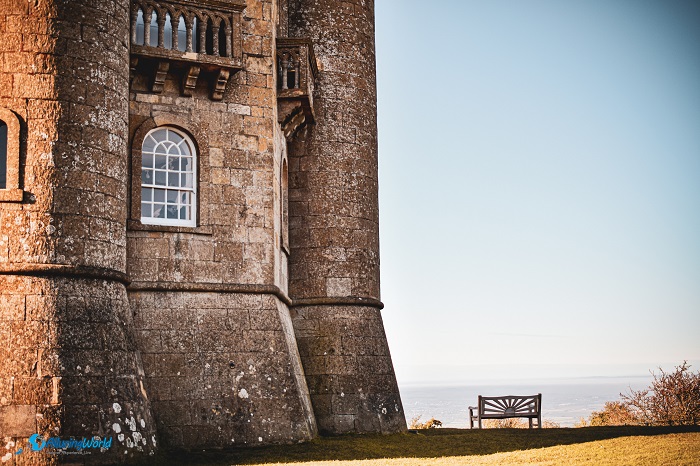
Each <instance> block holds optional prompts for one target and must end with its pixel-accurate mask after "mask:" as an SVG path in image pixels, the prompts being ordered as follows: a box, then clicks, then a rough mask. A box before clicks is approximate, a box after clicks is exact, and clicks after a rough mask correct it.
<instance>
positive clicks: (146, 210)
mask: <svg viewBox="0 0 700 466" xmlns="http://www.w3.org/2000/svg"><path fill="white" fill-rule="evenodd" d="M151 216H152V214H151V204H148V203H145V202H142V203H141V217H151Z"/></svg>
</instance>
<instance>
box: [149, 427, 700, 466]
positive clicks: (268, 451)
mask: <svg viewBox="0 0 700 466" xmlns="http://www.w3.org/2000/svg"><path fill="white" fill-rule="evenodd" d="M153 460H154V459H153V458H152V459H151V461H149V464H162V465H166V464H167V465H200V466H203V465H214V466H224V465H239V464H240V465H244V464H245V465H256V464H283V465H290V466H291V465H304V466H309V465H310V464H314V465H328V466H355V465H368V466H385V465H386V466H399V465H406V466H418V465H436V466H443V465H445V466H448V465H457V464H470V465H472V464H473V465H500V464H508V465H521V464H523V465H524V464H543V465H551V464H576V465H579V464H584V465H666V464H667V465H700V426H695V427H585V428H578V429H541V430H538V429H534V430H528V429H484V430H481V431H479V430H466V429H429V430H421V431H417V433H407V434H395V435H347V436H339V437H324V438H319V439H316V440H313V441H311V442H307V443H303V444H294V445H279V446H269V447H259V448H240V449H233V450H226V451H206V452H199V453H193V452H189V453H183V452H179V453H170V454H167V455H162V456H160V457H158V458H155V460H156V461H153Z"/></svg>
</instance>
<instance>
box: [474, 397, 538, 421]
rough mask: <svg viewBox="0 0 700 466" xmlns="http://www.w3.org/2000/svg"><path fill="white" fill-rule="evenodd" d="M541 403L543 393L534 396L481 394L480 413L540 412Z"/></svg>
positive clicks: (520, 413) (514, 413)
mask: <svg viewBox="0 0 700 466" xmlns="http://www.w3.org/2000/svg"><path fill="white" fill-rule="evenodd" d="M541 404H542V394H541V393H538V394H537V395H532V396H479V413H480V414H481V415H484V416H488V415H499V416H503V415H511V416H522V415H528V414H538V413H539V412H540V406H541Z"/></svg>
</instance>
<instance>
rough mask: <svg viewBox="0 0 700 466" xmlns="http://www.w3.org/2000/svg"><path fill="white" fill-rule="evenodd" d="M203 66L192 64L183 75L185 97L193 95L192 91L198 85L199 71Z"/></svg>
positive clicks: (183, 93)
mask: <svg viewBox="0 0 700 466" xmlns="http://www.w3.org/2000/svg"><path fill="white" fill-rule="evenodd" d="M200 70H201V68H200V67H199V66H196V65H192V66H190V67H189V68H187V72H186V73H185V74H184V76H183V77H182V95H183V96H185V97H192V92H194V88H195V86H196V85H197V78H198V77H199V72H200Z"/></svg>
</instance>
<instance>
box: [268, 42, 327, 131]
mask: <svg viewBox="0 0 700 466" xmlns="http://www.w3.org/2000/svg"><path fill="white" fill-rule="evenodd" d="M317 76H318V65H317V64H316V57H315V55H314V50H313V46H312V44H311V41H310V40H309V39H304V38H278V39H277V100H278V103H279V113H278V114H279V122H280V123H281V124H282V128H283V130H284V133H285V136H286V137H288V138H289V137H291V136H293V135H294V133H296V132H297V131H298V130H299V129H301V128H302V127H303V126H304V125H306V124H310V123H314V121H315V116H314V103H313V92H314V84H315V80H316V77H317Z"/></svg>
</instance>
